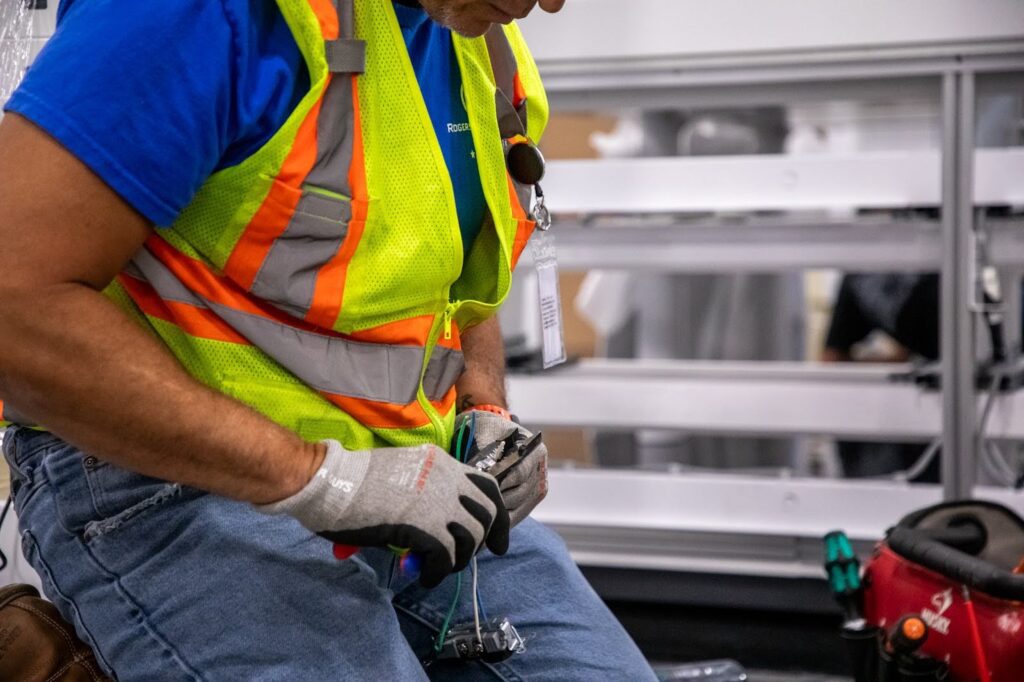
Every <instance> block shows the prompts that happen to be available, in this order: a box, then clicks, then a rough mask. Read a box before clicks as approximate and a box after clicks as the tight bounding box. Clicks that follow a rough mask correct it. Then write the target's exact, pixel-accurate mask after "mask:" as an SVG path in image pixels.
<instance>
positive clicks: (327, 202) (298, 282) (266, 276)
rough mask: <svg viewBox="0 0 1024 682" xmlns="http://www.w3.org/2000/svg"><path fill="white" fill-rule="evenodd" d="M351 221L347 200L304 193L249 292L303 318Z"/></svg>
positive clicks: (350, 211) (349, 205)
mask: <svg viewBox="0 0 1024 682" xmlns="http://www.w3.org/2000/svg"><path fill="white" fill-rule="evenodd" d="M351 218H352V206H351V204H350V203H349V202H348V201H345V200H342V199H335V198H333V197H325V196H322V195H319V194H314V193H312V192H305V193H303V195H302V198H300V199H299V204H298V206H297V207H296V208H295V213H294V214H293V215H292V218H291V221H290V222H289V223H288V228H287V229H286V230H285V231H284V233H283V234H281V236H280V237H278V238H277V239H276V240H275V241H274V244H273V246H271V247H270V252H269V253H268V254H267V257H266V259H264V261H263V264H262V265H261V266H260V270H259V272H258V273H257V274H256V279H255V281H253V285H252V289H251V291H252V293H254V294H256V295H257V296H259V297H260V298H262V299H264V300H266V301H269V302H271V303H273V304H274V305H276V306H278V307H279V308H281V309H282V310H285V311H286V312H288V313H290V314H292V315H295V316H296V317H299V318H304V317H305V316H306V313H307V312H308V311H309V308H310V306H311V305H312V304H313V292H314V290H315V289H316V277H317V273H318V272H319V271H320V268H321V267H322V266H323V265H324V263H326V262H327V261H329V260H330V259H331V258H333V257H334V254H336V253H337V252H338V249H340V248H341V243H342V242H343V241H345V235H346V234H347V233H348V222H349V220H350V219H351Z"/></svg>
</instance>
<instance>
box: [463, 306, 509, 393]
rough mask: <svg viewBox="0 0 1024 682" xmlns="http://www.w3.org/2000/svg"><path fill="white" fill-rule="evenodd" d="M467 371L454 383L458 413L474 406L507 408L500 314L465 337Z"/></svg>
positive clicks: (469, 331) (464, 335) (472, 329)
mask: <svg viewBox="0 0 1024 682" xmlns="http://www.w3.org/2000/svg"><path fill="white" fill-rule="evenodd" d="M462 352H463V354H464V355H465V357H466V371H465V372H463V374H462V376H461V377H460V378H459V381H458V383H456V384H455V390H456V391H457V392H458V396H459V397H458V399H457V402H456V406H457V409H458V411H459V412H462V411H464V410H468V409H469V408H471V407H473V406H474V405H497V406H498V407H506V408H507V407H508V404H507V403H508V400H507V399H506V397H505V345H504V343H503V342H502V340H501V325H500V324H499V323H498V318H497V316H495V317H492V318H490V319H489V320H487V321H486V322H483V323H481V324H479V325H477V326H475V327H473V328H471V329H469V330H467V331H466V333H465V334H463V336H462Z"/></svg>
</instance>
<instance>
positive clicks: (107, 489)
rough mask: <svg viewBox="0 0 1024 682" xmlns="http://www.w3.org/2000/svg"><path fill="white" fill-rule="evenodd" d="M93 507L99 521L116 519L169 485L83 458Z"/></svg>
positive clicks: (96, 459) (98, 461) (93, 458)
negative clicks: (115, 517) (114, 517)
mask: <svg viewBox="0 0 1024 682" xmlns="http://www.w3.org/2000/svg"><path fill="white" fill-rule="evenodd" d="M81 461H82V468H83V469H84V470H85V480H86V483H87V485H88V487H89V494H90V496H91V497H92V504H93V508H94V510H95V512H96V515H97V516H98V517H99V518H100V519H106V518H110V517H113V516H118V515H120V514H121V513H122V512H124V511H126V510H128V509H131V508H132V507H135V506H137V505H138V504H140V503H141V502H144V501H146V500H148V499H149V498H151V497H153V496H154V495H156V494H158V493H159V492H160V491H162V490H163V489H165V488H166V487H167V486H169V485H171V484H170V483H168V482H167V481H162V480H160V479H157V478H151V477H150V476H143V475H142V474H137V473H135V472H133V471H128V470H127V469H122V468H121V467H118V466H114V465H113V464H110V463H108V462H104V461H103V460H101V459H98V458H96V457H93V456H92V455H86V456H84V457H83V458H82V460H81Z"/></svg>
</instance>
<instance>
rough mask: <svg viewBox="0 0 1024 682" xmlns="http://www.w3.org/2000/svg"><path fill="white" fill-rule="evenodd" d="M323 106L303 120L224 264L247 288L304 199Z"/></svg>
mask: <svg viewBox="0 0 1024 682" xmlns="http://www.w3.org/2000/svg"><path fill="white" fill-rule="evenodd" d="M322 103H323V98H322V97H321V99H320V100H319V101H318V102H317V103H316V104H314V105H313V107H312V108H311V109H310V111H309V114H308V115H307V116H306V118H305V120H303V121H302V125H300V126H299V130H298V132H297V133H296V135H295V142H294V143H293V144H292V148H291V151H289V152H288V156H287V157H286V158H285V160H284V164H283V165H282V166H281V172H280V173H279V174H278V176H277V177H278V180H279V181H278V182H273V183H272V184H271V185H270V191H269V192H268V193H267V196H266V197H265V198H264V200H263V203H262V204H261V205H260V207H259V209H257V211H256V214H255V215H254V216H253V217H252V220H250V221H249V224H248V225H247V226H246V228H245V231H244V232H243V233H242V236H241V237H240V238H239V240H238V243H237V244H236V245H235V248H234V249H233V250H232V251H231V255H230V256H228V260H227V263H225V264H224V272H225V274H227V275H228V277H230V278H231V279H233V280H235V281H236V282H238V283H239V284H240V285H242V286H243V287H245V288H246V289H249V288H251V287H252V284H253V281H255V279H256V275H257V274H258V273H259V271H260V267H261V266H262V265H263V262H264V261H265V260H266V258H267V254H268V253H270V247H272V246H273V245H274V241H275V240H276V239H277V238H278V237H280V236H281V234H282V233H284V231H285V230H286V229H288V224H289V222H290V221H291V219H292V215H293V214H294V213H295V207H296V206H297V205H298V203H299V199H300V198H301V197H302V193H301V192H299V191H298V189H297V187H298V186H299V185H300V184H301V183H302V181H303V179H304V178H305V177H306V176H307V175H308V174H309V171H310V170H311V169H312V168H313V164H314V163H316V152H317V146H316V129H317V119H318V117H319V115H320V106H321V104H322Z"/></svg>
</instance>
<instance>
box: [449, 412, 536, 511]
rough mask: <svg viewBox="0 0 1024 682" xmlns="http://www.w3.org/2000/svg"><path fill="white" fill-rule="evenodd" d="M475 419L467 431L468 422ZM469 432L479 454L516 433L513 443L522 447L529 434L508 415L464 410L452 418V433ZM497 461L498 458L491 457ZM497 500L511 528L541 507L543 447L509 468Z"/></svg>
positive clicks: (469, 424)
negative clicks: (504, 511)
mask: <svg viewBox="0 0 1024 682" xmlns="http://www.w3.org/2000/svg"><path fill="white" fill-rule="evenodd" d="M474 418H475V419H476V424H475V425H473V426H472V428H471V422H470V421H469V420H472V419H474ZM463 424H465V433H467V434H468V433H469V432H470V431H472V432H473V441H474V443H475V445H476V447H477V448H478V449H479V450H481V451H483V450H485V449H487V448H488V447H490V446H492V445H493V444H494V443H496V442H498V441H501V440H503V439H505V438H506V437H507V436H508V434H509V432H510V431H512V430H515V431H516V437H515V439H514V440H515V442H516V443H519V444H522V443H524V442H525V441H526V440H527V439H529V438H530V436H532V435H533V434H532V433H530V431H529V430H528V429H526V428H524V427H523V426H521V425H520V424H518V423H516V422H515V421H514V420H513V419H512V417H511V415H509V416H504V415H499V414H495V413H493V412H486V411H484V410H479V409H477V410H466V411H465V412H462V413H460V414H459V415H458V416H457V417H456V418H455V433H456V434H459V433H460V431H462V426H463ZM495 459H499V460H500V457H495ZM500 486H501V497H502V499H503V500H504V501H505V508H506V509H508V513H509V518H510V519H511V521H512V526H513V527H514V526H516V525H517V524H518V523H519V522H520V521H522V520H523V519H525V518H526V517H527V516H529V515H530V512H532V511H533V510H534V508H535V507H536V506H537V505H538V504H540V503H541V501H542V500H543V499H544V498H545V497H546V496H547V494H548V449H547V447H546V446H545V445H544V443H540V444H539V445H538V446H537V448H536V449H535V450H534V451H533V452H531V453H530V454H529V455H527V456H526V458H525V459H523V461H522V462H520V463H518V464H516V465H515V466H514V467H512V468H511V469H510V470H509V471H508V474H507V475H506V476H505V477H503V478H502V480H501V482H500Z"/></svg>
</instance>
